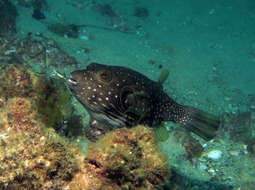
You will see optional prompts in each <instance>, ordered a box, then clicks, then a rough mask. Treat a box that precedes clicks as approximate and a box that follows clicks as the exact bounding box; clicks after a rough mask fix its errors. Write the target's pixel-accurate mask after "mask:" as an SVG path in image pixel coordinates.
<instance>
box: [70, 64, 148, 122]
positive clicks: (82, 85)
mask: <svg viewBox="0 0 255 190" xmlns="http://www.w3.org/2000/svg"><path fill="white" fill-rule="evenodd" d="M68 85H69V87H70V89H71V91H72V93H73V94H74V95H75V96H76V98H77V99H78V100H79V101H80V102H81V103H82V104H83V106H84V107H85V108H86V109H87V110H88V111H89V112H90V114H91V115H92V116H93V118H96V119H97V120H99V121H102V120H103V121H107V122H108V123H111V124H112V125H114V126H120V125H122V126H123V125H125V126H131V125H134V124H137V123H139V122H140V120H141V118H144V117H145V116H146V115H147V112H148V111H150V109H149V108H150V107H151V106H150V105H151V104H150V102H149V101H150V97H149V95H148V92H147V91H146V87H145V86H146V85H144V78H142V79H141V76H140V75H139V74H138V73H136V72H134V71H133V70H130V69H128V68H125V67H118V66H108V65H101V64H98V63H91V64H90V65H88V66H87V68H86V69H84V70H77V71H73V72H72V73H71V75H70V78H69V79H68Z"/></svg>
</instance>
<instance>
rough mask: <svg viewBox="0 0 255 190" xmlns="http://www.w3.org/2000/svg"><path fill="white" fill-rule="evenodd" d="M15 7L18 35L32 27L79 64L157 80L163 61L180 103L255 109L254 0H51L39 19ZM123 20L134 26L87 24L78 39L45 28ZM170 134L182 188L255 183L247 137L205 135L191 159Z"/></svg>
mask: <svg viewBox="0 0 255 190" xmlns="http://www.w3.org/2000/svg"><path fill="white" fill-rule="evenodd" d="M13 2H15V1H13ZM93 2H97V3H102V4H104V3H109V4H111V5H112V7H113V10H114V11H115V12H116V13H117V14H118V18H120V20H118V19H116V20H111V18H109V17H107V16H102V15H100V14H99V13H98V12H97V11H95V9H93ZM137 6H138V7H145V8H147V9H148V11H149V15H148V17H147V18H139V17H135V16H134V15H133V13H134V8H135V7H137ZM17 7H18V12H19V16H18V18H17V31H18V34H17V37H20V36H25V35H26V34H27V33H28V32H32V33H41V34H43V35H44V36H47V37H49V38H53V39H54V40H56V41H57V43H58V44H59V46H60V47H61V49H63V50H64V51H66V52H67V53H68V54H70V55H71V56H74V57H75V58H76V59H77V60H78V61H79V62H80V63H81V64H80V65H79V68H84V67H86V65H88V64H89V63H90V62H92V61H93V62H98V63H102V64H109V65H119V66H128V67H130V68H132V69H135V70H137V71H139V72H142V73H143V74H145V75H146V76H148V77H149V78H151V79H153V80H157V78H158V76H159V74H160V71H161V70H162V69H160V68H159V67H160V66H162V67H163V68H165V69H168V70H169V72H170V76H169V78H168V80H167V81H166V82H165V84H164V87H165V90H166V91H167V92H168V94H169V95H170V96H171V97H173V98H174V99H175V100H177V101H178V102H179V103H182V104H187V105H192V106H195V107H198V108H201V109H203V110H206V111H210V112H213V113H215V114H218V115H220V114H223V113H226V112H228V113H232V114H235V115H236V116H237V117H238V114H239V113H241V112H246V111H252V110H254V109H255V80H254V79H255V27H254V26H255V1H253V0H242V1H241V0H215V1H209V0H197V1H180V0H148V1H145V0H121V1H120V0H119V1H117V0H101V1H99V0H95V1H93V0H54V1H49V0H48V7H47V9H46V10H45V11H44V13H45V16H46V19H44V20H40V21H39V20H36V19H34V18H32V17H31V14H32V9H31V8H25V7H22V6H19V5H17ZM119 21H121V22H122V23H121V24H124V25H126V26H128V27H130V28H131V29H132V31H134V33H132V34H126V33H122V32H118V31H110V30H109V31H108V30H102V29H96V28H84V29H83V30H81V33H80V38H76V39H74V38H66V37H61V36H58V35H56V34H54V33H52V32H50V31H48V29H47V27H46V23H59V22H61V23H66V24H73V23H74V24H94V25H99V26H108V25H109V22H116V24H120V22H119ZM138 26H139V27H138ZM86 49H89V50H90V51H89V53H86V52H84V50H86ZM74 69H77V68H74V67H73V68H72V67H68V68H61V67H60V68H58V71H59V72H62V73H66V74H67V75H68V73H70V71H72V70H74ZM74 102H75V101H74ZM75 104H77V105H76V106H77V109H82V107H81V106H80V105H79V103H78V102H75ZM169 125H172V124H171V123H170V124H169ZM251 127H252V126H251ZM253 127H255V126H253ZM226 136H227V135H226ZM172 139H173V138H171V133H170V138H169V139H168V140H167V141H165V142H162V143H160V146H161V147H162V149H163V151H164V152H165V153H166V154H167V155H168V156H169V160H170V164H171V166H172V167H173V168H174V169H175V171H177V172H178V173H179V174H180V175H181V176H183V178H185V180H186V183H185V185H183V187H182V188H183V189H199V190H200V189H201V190H202V189H203V190H204V189H255V155H254V153H253V154H252V153H250V152H249V151H248V150H247V146H246V144H245V143H242V142H238V141H233V140H231V137H228V136H227V137H225V138H222V139H217V140H214V141H211V142H205V141H202V140H201V139H200V140H201V143H202V144H203V145H204V147H205V153H204V154H203V156H202V157H200V158H198V159H196V160H194V161H193V162H190V161H188V160H187V159H186V158H185V156H184V154H185V151H184V149H183V147H181V146H180V145H178V143H176V142H173V140H172ZM212 150H220V151H221V152H222V155H221V157H220V158H219V159H216V160H213V159H209V158H208V157H207V155H208V154H207V153H208V152H210V151H212ZM253 187H254V188H253Z"/></svg>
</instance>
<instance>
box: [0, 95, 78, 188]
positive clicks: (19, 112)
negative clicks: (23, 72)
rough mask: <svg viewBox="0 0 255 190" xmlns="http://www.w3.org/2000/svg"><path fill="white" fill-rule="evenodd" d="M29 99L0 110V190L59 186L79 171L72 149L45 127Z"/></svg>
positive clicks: (12, 101)
mask: <svg viewBox="0 0 255 190" xmlns="http://www.w3.org/2000/svg"><path fill="white" fill-rule="evenodd" d="M37 110H38V109H37V107H36V104H34V102H33V100H32V99H30V98H24V97H13V98H9V99H8V101H7V102H6V103H5V106H3V107H2V108H1V110H0V162H1V168H0V189H13V190H16V189H17V190H27V189H61V187H62V186H64V185H65V184H67V183H68V182H70V181H71V179H72V176H73V174H74V173H76V172H77V171H78V165H77V162H76V158H75V154H74V153H73V151H74V150H75V148H73V147H71V146H70V145H69V144H68V143H67V142H65V140H64V139H61V138H60V137H59V136H58V135H57V134H56V133H55V132H54V130H46V129H45V126H44V124H43V123H42V122H41V121H40V120H39V119H38V112H37Z"/></svg>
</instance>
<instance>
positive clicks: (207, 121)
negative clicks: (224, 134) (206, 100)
mask: <svg viewBox="0 0 255 190" xmlns="http://www.w3.org/2000/svg"><path fill="white" fill-rule="evenodd" d="M184 109H185V113H186V114H184V117H183V118H182V119H181V120H180V121H179V122H178V123H180V124H181V125H182V126H184V127H185V128H186V129H188V130H189V131H192V132H194V133H195V134H197V135H198V136H200V137H201V138H203V139H205V140H211V139H212V138H214V137H215V136H216V135H217V134H218V128H219V126H220V119H219V117H218V116H215V115H213V114H210V113H207V112H204V111H202V110H199V109H196V108H193V107H189V106H185V107H184Z"/></svg>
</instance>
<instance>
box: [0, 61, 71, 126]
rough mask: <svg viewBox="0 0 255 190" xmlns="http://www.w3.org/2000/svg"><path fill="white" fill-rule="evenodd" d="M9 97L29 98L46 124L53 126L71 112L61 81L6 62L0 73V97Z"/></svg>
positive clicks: (66, 93)
mask: <svg viewBox="0 0 255 190" xmlns="http://www.w3.org/2000/svg"><path fill="white" fill-rule="evenodd" d="M13 97H26V98H30V100H31V101H32V102H33V103H34V104H36V107H37V109H38V114H39V115H40V119H41V120H42V122H43V123H44V124H45V125H46V126H48V127H55V126H56V125H58V124H59V123H61V122H62V121H64V120H66V119H68V118H69V117H70V116H71V112H72V106H71V101H70V98H71V95H70V93H69V92H68V90H67V88H66V86H65V84H64V82H63V81H61V80H57V79H54V80H49V79H47V78H45V77H44V76H42V75H38V74H36V73H34V72H33V71H32V70H31V69H30V68H27V67H24V66H22V65H7V66H6V67H5V68H4V72H2V74H0V98H1V99H2V100H8V99H10V98H13Z"/></svg>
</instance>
